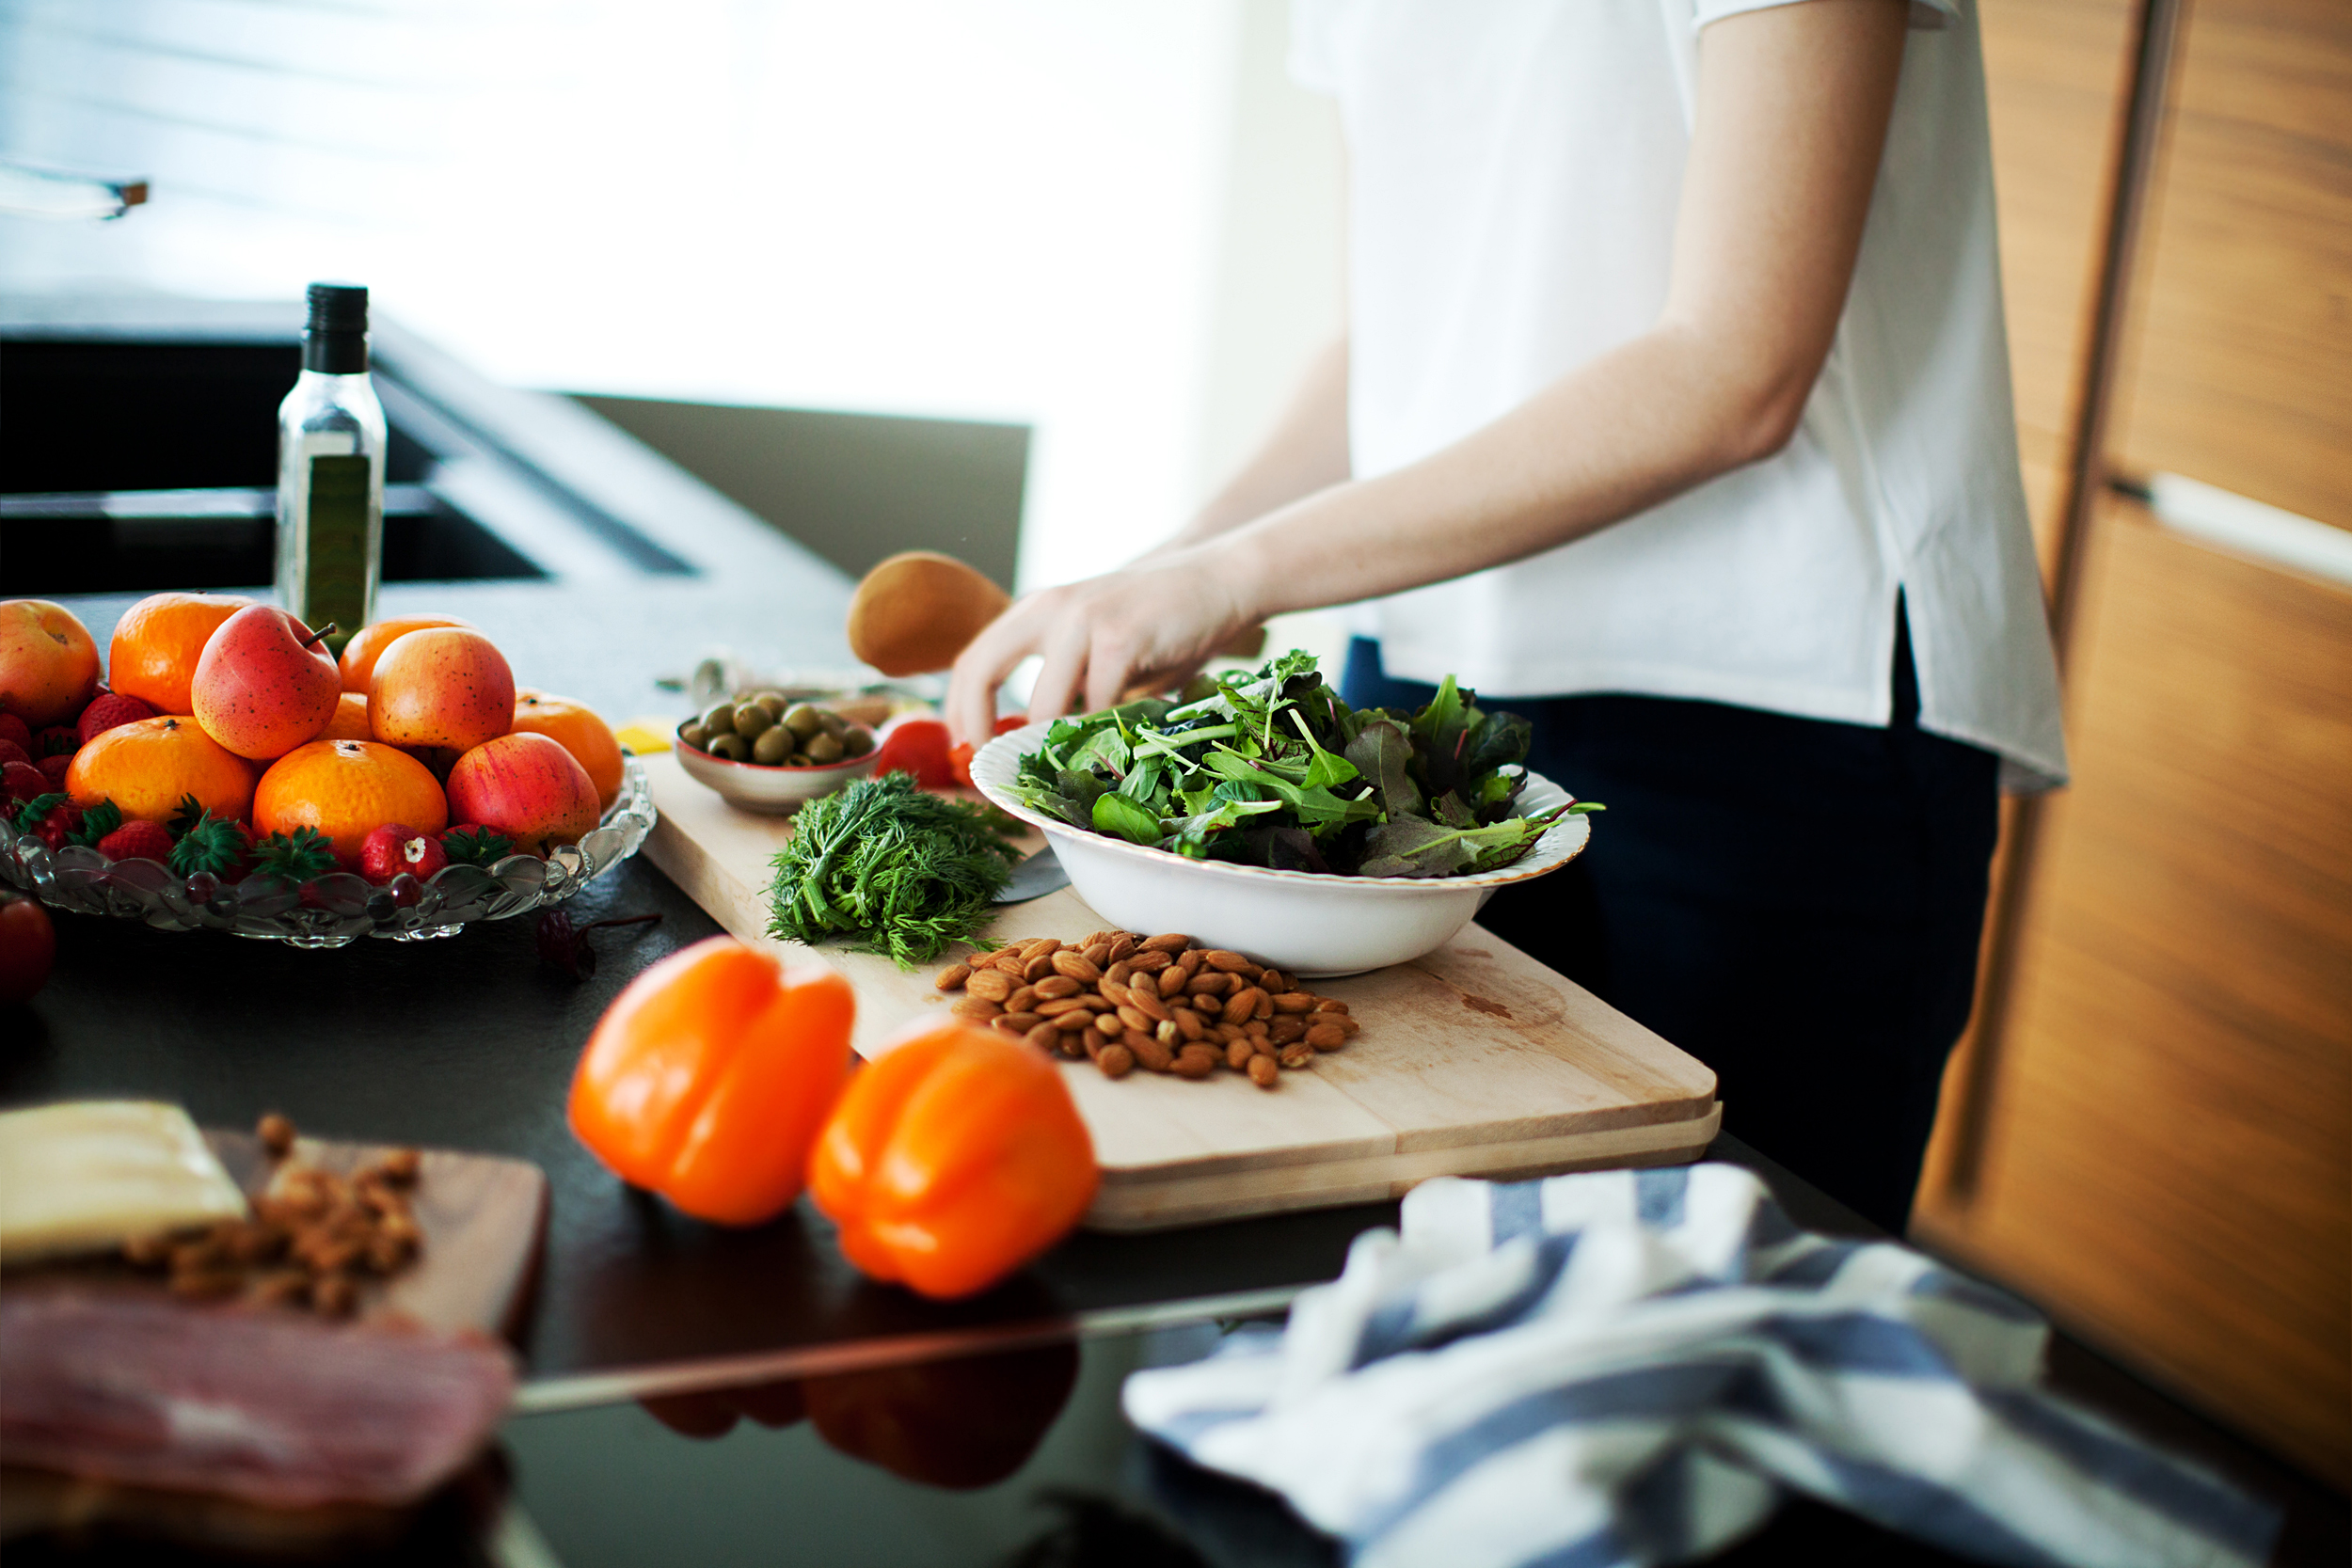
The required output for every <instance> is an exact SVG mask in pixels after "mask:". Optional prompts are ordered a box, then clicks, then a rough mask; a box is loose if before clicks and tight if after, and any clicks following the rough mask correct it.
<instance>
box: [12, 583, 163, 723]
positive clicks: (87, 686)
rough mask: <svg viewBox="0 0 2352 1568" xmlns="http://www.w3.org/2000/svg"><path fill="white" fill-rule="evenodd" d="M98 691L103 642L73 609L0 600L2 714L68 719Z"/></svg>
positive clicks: (43, 719)
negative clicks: (99, 647)
mask: <svg viewBox="0 0 2352 1568" xmlns="http://www.w3.org/2000/svg"><path fill="white" fill-rule="evenodd" d="M97 692H98V644H97V643H96V642H93V641H90V634H89V628H88V627H87V626H84V625H82V623H81V622H80V621H79V620H78V619H76V618H75V616H74V614H73V611H72V610H68V609H66V607H65V606H63V605H61V604H51V603H50V602H49V601H48V600H47V599H0V713H13V714H15V715H16V716H17V717H18V718H19V719H22V720H24V722H25V723H26V724H27V725H28V726H30V727H31V728H33V729H40V727H41V726H42V725H44V724H68V723H72V721H73V718H74V715H76V714H78V713H80V712H81V711H82V709H84V708H85V707H87V706H88V705H89V700H90V698H92V697H93V696H95V695H97ZM183 711H184V710H183Z"/></svg>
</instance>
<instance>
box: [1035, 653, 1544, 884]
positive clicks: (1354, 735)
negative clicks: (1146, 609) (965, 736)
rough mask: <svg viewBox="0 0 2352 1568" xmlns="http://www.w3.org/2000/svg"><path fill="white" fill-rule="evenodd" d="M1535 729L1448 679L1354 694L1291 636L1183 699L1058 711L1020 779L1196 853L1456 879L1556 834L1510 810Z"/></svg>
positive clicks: (1101, 819)
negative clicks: (1382, 701) (1337, 685)
mask: <svg viewBox="0 0 2352 1568" xmlns="http://www.w3.org/2000/svg"><path fill="white" fill-rule="evenodd" d="M1532 738H1533V729H1532V727H1531V726H1530V725H1529V724H1528V722H1527V721H1525V720H1524V719H1521V718H1519V717H1518V716H1517V715H1514V714H1509V713H1488V712H1485V711H1482V710H1481V709H1480V708H1479V706H1478V704H1477V698H1476V695H1475V694H1474V693H1472V692H1470V691H1467V690H1464V689H1461V688H1460V687H1458V686H1457V685H1456V684H1455V683H1454V681H1453V680H1452V679H1451V678H1449V679H1447V680H1445V681H1443V682H1441V683H1440V684H1439V686H1438V690H1437V692H1436V694H1435V695H1434V696H1433V697H1432V699H1431V701H1430V702H1429V703H1428V704H1426V705H1424V706H1423V707H1422V709H1421V711H1419V712H1418V713H1405V712H1397V711H1391V710H1389V709H1385V708H1364V709H1360V710H1359V709H1356V708H1352V707H1350V706H1349V705H1347V703H1346V702H1345V701H1344V700H1343V699H1342V698H1341V697H1340V695H1339V693H1338V692H1336V691H1334V690H1333V689H1331V688H1330V687H1329V686H1328V685H1327V684H1325V683H1324V681H1323V680H1322V678H1321V677H1320V676H1319V675H1317V674H1316V673H1315V666H1314V660H1313V658H1312V657H1311V656H1310V655H1308V654H1305V653H1302V652H1299V651H1296V650H1293V651H1292V652H1290V653H1287V654H1284V655H1282V656H1281V657H1279V658H1274V659H1270V660H1268V661H1267V662H1266V663H1265V664H1264V665H1263V667H1262V668H1260V669H1258V670H1256V671H1253V672H1248V673H1239V672H1228V673H1223V674H1220V675H1217V676H1216V677H1214V678H1212V677H1208V676H1198V677H1195V678H1194V679H1193V680H1192V681H1190V682H1188V683H1186V686H1185V688H1184V694H1183V698H1182V700H1181V701H1179V702H1176V703H1172V704H1171V703H1169V702H1167V701H1165V700H1162V699H1158V698H1148V699H1143V700H1140V701H1137V702H1134V703H1127V704H1122V705H1120V706H1118V707H1115V708H1105V709H1104V710H1103V711H1101V712H1099V713H1093V714H1088V715H1085V716H1083V717H1081V718H1077V719H1064V720H1058V721H1056V722H1055V723H1054V724H1053V725H1052V726H1051V727H1050V728H1049V729H1048V730H1047V732H1046V738H1045V742H1044V744H1043V745H1041V747H1040V748H1039V749H1038V750H1036V751H1034V752H1030V753H1029V754H1028V755H1026V756H1025V757H1023V758H1022V759H1021V768H1020V773H1019V788H1020V790H1021V793H1022V796H1023V798H1024V799H1025V800H1027V801H1028V802H1029V803H1030V804H1031V805H1033V806H1035V807H1037V808H1038V809H1039V810H1041V811H1044V812H1049V813H1051V814H1053V815H1054V816H1057V817H1059V818H1061V819H1062V820H1064V821H1067V822H1069V823H1071V824H1073V826H1077V827H1082V828H1087V829H1090V830H1092V831H1095V832H1104V833H1108V834H1110V835H1112V836H1115V837H1120V838H1125V839H1129V840H1132V841H1133V842H1135V843H1138V844H1145V845H1152V846H1156V847H1161V848H1166V849H1169V850H1172V851H1174V852H1175V853H1177V854H1181V855H1186V856H1190V857H1192V858H1194V859H1225V860H1234V861H1239V862H1242V863H1246V864H1252V865H1271V866H1280V867H1285V868H1292V869H1301V870H1311V871H1318V872H1324V873H1327V874H1335V875H1348V874H1356V873H1361V874H1366V875H1375V876H1447V875H1454V874H1458V873H1460V872H1463V871H1468V870H1484V869H1487V868H1488V867H1489V866H1492V865H1500V864H1507V863H1509V861H1510V860H1512V859H1513V858H1516V857H1517V856H1518V855H1519V854H1521V853H1523V852H1524V851H1525V848H1526V846H1527V845H1529V844H1531V843H1533V842H1534V839H1535V837H1536V836H1537V835H1538V834H1540V833H1541V832H1542V831H1543V825H1544V823H1543V822H1542V821H1534V822H1531V821H1529V820H1526V819H1522V818H1518V817H1515V816H1512V815H1511V813H1512V811H1513V810H1514V809H1515V808H1516V807H1517V804H1518V800H1519V797H1520V795H1521V792H1522V791H1523V790H1524V789H1525V787H1526V782H1527V775H1526V770H1525V768H1523V767H1522V766H1520V765H1521V764H1523V763H1524V761H1525V759H1526V756H1527V752H1528V747H1529V743H1530V741H1531V740H1532ZM1545 820H1549V818H1546V819H1545Z"/></svg>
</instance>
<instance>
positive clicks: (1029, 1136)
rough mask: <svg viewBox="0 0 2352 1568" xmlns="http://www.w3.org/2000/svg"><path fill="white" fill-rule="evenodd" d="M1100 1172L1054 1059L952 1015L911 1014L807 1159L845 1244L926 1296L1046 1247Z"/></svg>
mask: <svg viewBox="0 0 2352 1568" xmlns="http://www.w3.org/2000/svg"><path fill="white" fill-rule="evenodd" d="M1094 1183H1095V1169H1094V1141H1093V1139H1091V1138H1089V1136H1088V1135H1087V1128H1086V1123H1085V1122H1084V1121H1082V1120H1080V1119H1079V1117H1078V1107H1077V1105H1076V1103H1075V1102H1073V1101H1072V1100H1071V1098H1070V1090H1069V1088H1068V1087H1067V1086H1066V1085H1064V1084H1063V1083H1062V1081H1061V1073H1060V1071H1059V1070H1058V1069H1057V1068H1056V1067H1055V1066H1054V1064H1053V1062H1052V1061H1051V1060H1049V1059H1048V1058H1047V1057H1045V1056H1043V1055H1041V1053H1038V1052H1037V1051H1035V1050H1033V1049H1031V1048H1029V1047H1027V1046H1025V1045H1020V1044H1016V1043H1014V1042H1013V1041H1011V1040H1009V1039H1007V1038H1005V1037H1003V1036H1002V1035H999V1034H996V1033H995V1032H993V1030H988V1029H983V1028H979V1027H977V1025H974V1024H970V1023H965V1022H962V1021H961V1020H958V1019H953V1018H945V1019H943V1018H928V1019H923V1020H920V1021H918V1022H915V1023H914V1024H913V1025H911V1026H910V1027H909V1028H907V1029H906V1030H904V1031H902V1032H901V1033H900V1034H899V1035H898V1037H897V1038H896V1039H895V1040H894V1041H892V1042H890V1043H889V1044H888V1046H887V1047H886V1053H885V1054H883V1055H882V1056H881V1057H880V1058H879V1059H877V1060H875V1061H871V1062H868V1063H867V1064H866V1066H865V1067H864V1068H863V1069H860V1070H859V1072H858V1074H857V1076H856V1077H855V1078H854V1079H853V1080H851V1081H850V1088H849V1092H848V1093H846V1094H844V1095H843V1096H842V1097H841V1102H840V1104H839V1105H837V1106H835V1107H834V1113H833V1117H832V1118H831V1119H830V1120H828V1121H827V1122H826V1123H825V1129H824V1131H823V1132H821V1133H819V1134H818V1139H817V1150H816V1153H815V1154H814V1155H813V1156H812V1157H811V1159H810V1162H809V1196H812V1197H814V1198H815V1199H816V1200H817V1207H818V1208H819V1209H822V1210H823V1211H824V1212H826V1213H827V1214H829V1215H831V1216H832V1218H833V1220H834V1224H835V1225H837V1226H839V1227H840V1230H841V1250H842V1253H843V1254H844V1255H845V1256H846V1257H848V1259H850V1262H852V1263H854V1264H856V1265H857V1267H858V1268H859V1269H861V1270H863V1271H864V1272H865V1273H866V1274H867V1275H871V1276H873V1277H874V1278H876V1279H884V1280H900V1281H904V1282H905V1283H906V1284H908V1285H910V1286H912V1287H914V1289H915V1290H917V1291H921V1292H922V1293H923V1294H925V1295H927V1296H941V1297H946V1296H965V1295H970V1294H972V1293H973V1292H974V1291H980V1290H984V1289H986V1288H987V1287H988V1286H991V1285H993V1284H994V1283H995V1282H996V1281H997V1280H999V1279H1001V1278H1003V1277H1004V1276H1005V1275H1008V1274H1010V1273H1011V1272H1012V1271H1013V1270H1014V1269H1017V1268H1019V1267H1020V1266H1021V1265H1022V1264H1024V1263H1025V1262H1027V1261H1028V1260H1029V1259H1032V1258H1034V1257H1036V1256H1037V1255H1038V1254H1039V1253H1041V1252H1043V1251H1044V1250H1045V1249H1046V1248H1047V1247H1049V1246H1052V1245H1053V1244H1054V1243H1056V1242H1057V1241H1059V1240H1060V1239H1061V1237H1062V1234H1063V1233H1064V1232H1065V1231H1067V1230H1069V1228H1070V1227H1072V1226H1073V1225H1075V1224H1077V1223H1078V1216H1079V1215H1081V1214H1083V1213H1085V1212H1086V1209H1087V1205H1088V1204H1089V1203H1091V1202H1093V1201H1094Z"/></svg>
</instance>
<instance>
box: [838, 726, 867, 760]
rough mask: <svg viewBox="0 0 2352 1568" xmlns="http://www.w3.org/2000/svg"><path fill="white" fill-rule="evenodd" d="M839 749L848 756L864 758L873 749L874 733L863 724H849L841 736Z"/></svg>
mask: <svg viewBox="0 0 2352 1568" xmlns="http://www.w3.org/2000/svg"><path fill="white" fill-rule="evenodd" d="M841 749H842V751H844V752H848V753H849V754H850V756H853V757H862V756H864V755H865V754H866V752H870V751H872V750H873V749H874V732H873V731H872V730H869V729H867V728H866V726H865V725H863V724H851V725H850V727H849V729H848V730H847V731H846V732H844V733H843V735H842V736H841Z"/></svg>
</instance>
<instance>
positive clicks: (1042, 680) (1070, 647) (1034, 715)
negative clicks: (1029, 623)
mask: <svg viewBox="0 0 2352 1568" xmlns="http://www.w3.org/2000/svg"><path fill="white" fill-rule="evenodd" d="M1041 652H1042V653H1043V654H1044V656H1045V662H1044V663H1043V664H1042V665H1041V666H1040V667H1039V669H1038V673H1037V683H1036V684H1035V685H1034V686H1032V687H1030V688H1029V722H1030V723H1032V724H1034V723H1037V722H1039V721H1041V720H1046V719H1058V718H1060V717H1061V716H1062V715H1063V714H1065V713H1068V712H1069V711H1070V702H1071V698H1072V697H1073V696H1074V695H1076V693H1077V689H1078V683H1079V681H1080V680H1081V679H1083V678H1084V677H1085V674H1086V668H1087V623H1086V610H1085V609H1084V608H1083V607H1073V613H1067V614H1064V615H1063V616H1062V617H1061V618H1060V620H1059V621H1058V622H1057V624H1056V625H1055V626H1054V628H1053V629H1052V631H1050V632H1049V633H1047V634H1046V638H1045V646H1044V648H1043V649H1042V650H1041Z"/></svg>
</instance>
